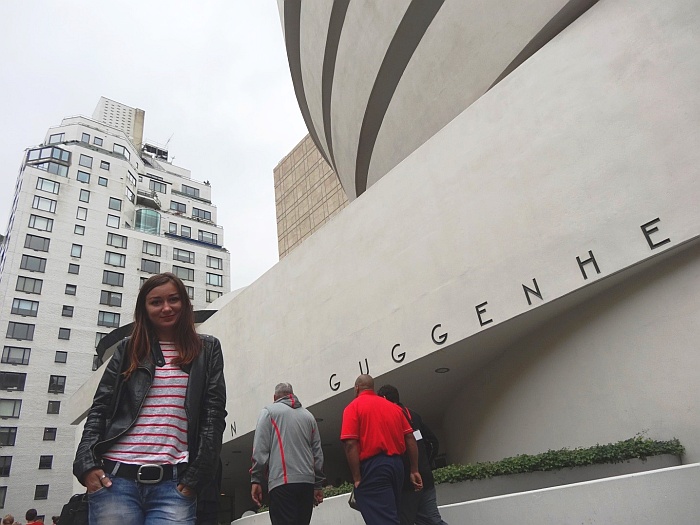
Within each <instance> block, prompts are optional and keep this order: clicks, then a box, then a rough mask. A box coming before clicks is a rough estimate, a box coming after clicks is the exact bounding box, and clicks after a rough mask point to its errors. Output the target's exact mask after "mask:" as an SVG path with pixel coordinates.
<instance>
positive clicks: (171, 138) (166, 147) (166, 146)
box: [163, 132, 175, 149]
mask: <svg viewBox="0 0 700 525" xmlns="http://www.w3.org/2000/svg"><path fill="white" fill-rule="evenodd" d="M174 136H175V133H174V132H173V134H172V135H170V138H169V139H168V141H167V142H166V143H165V148H163V149H168V144H170V141H171V140H173V137H174Z"/></svg>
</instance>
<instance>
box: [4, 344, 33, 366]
mask: <svg viewBox="0 0 700 525" xmlns="http://www.w3.org/2000/svg"><path fill="white" fill-rule="evenodd" d="M31 352H32V350H31V349H30V348H23V347H21V346H5V347H3V349H2V362H3V363H7V364H10V365H28V364H29V355H30V354H31Z"/></svg>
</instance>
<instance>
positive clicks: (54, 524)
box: [51, 516, 60, 525]
mask: <svg viewBox="0 0 700 525" xmlns="http://www.w3.org/2000/svg"><path fill="white" fill-rule="evenodd" d="M58 518H60V516H51V521H52V522H53V525H56V524H57V523H58Z"/></svg>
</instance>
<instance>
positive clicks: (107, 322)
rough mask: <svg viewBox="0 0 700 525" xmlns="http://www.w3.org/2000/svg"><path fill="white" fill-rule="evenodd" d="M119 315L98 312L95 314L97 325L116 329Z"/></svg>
mask: <svg viewBox="0 0 700 525" xmlns="http://www.w3.org/2000/svg"><path fill="white" fill-rule="evenodd" d="M120 317H121V316H120V315H119V314H117V313H114V312H103V311H101V310H100V312H99V313H98V314H97V325H98V326H108V327H113V328H117V327H118V326H119V319H120Z"/></svg>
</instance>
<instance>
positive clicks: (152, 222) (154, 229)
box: [134, 208, 160, 235]
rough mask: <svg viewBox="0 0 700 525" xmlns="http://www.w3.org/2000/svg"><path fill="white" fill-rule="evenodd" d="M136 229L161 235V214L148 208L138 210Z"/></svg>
mask: <svg viewBox="0 0 700 525" xmlns="http://www.w3.org/2000/svg"><path fill="white" fill-rule="evenodd" d="M134 229H136V230H138V231H141V232H145V233H152V234H154V235H158V234H160V213H158V212H157V211H155V210H149V209H147V208H141V209H140V210H136V223H135V225H134Z"/></svg>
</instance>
